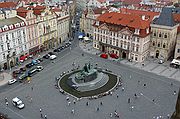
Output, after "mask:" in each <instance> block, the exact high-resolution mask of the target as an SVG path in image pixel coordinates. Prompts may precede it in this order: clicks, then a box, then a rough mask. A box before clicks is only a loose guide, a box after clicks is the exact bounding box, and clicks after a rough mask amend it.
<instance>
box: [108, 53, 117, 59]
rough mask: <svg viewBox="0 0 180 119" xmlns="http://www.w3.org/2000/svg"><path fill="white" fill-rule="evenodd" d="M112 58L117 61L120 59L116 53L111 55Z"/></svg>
mask: <svg viewBox="0 0 180 119" xmlns="http://www.w3.org/2000/svg"><path fill="white" fill-rule="evenodd" d="M110 57H111V58H115V59H118V58H119V57H118V56H117V54H115V53H111V54H110Z"/></svg>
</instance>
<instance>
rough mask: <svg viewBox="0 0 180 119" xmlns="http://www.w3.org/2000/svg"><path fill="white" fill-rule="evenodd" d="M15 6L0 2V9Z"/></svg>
mask: <svg viewBox="0 0 180 119" xmlns="http://www.w3.org/2000/svg"><path fill="white" fill-rule="evenodd" d="M15 7H16V4H15V3H14V2H0V8H15Z"/></svg>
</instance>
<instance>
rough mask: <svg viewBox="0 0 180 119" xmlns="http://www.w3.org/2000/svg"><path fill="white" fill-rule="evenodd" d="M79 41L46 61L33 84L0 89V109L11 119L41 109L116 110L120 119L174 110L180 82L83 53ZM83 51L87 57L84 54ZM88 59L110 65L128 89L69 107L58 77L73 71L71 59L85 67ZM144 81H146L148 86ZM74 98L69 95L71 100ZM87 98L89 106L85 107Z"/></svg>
mask: <svg viewBox="0 0 180 119" xmlns="http://www.w3.org/2000/svg"><path fill="white" fill-rule="evenodd" d="M77 44H78V41H77V40H76V41H75V43H74V44H73V46H72V49H71V50H70V48H69V49H66V50H64V51H63V52H61V53H59V54H57V56H58V58H57V59H56V60H55V63H52V62H51V61H49V60H46V61H45V62H44V63H43V64H42V65H43V66H44V70H43V71H41V72H39V73H37V74H36V75H34V76H33V77H32V81H31V83H25V84H24V83H21V84H20V83H17V84H14V85H12V86H6V87H3V89H1V91H0V112H3V113H5V114H8V115H9V117H10V118H12V119H40V112H39V109H40V108H41V109H42V114H43V115H44V114H46V115H47V117H48V119H85V118H86V119H108V118H110V113H111V112H112V113H113V112H114V111H115V110H116V111H117V112H118V113H119V114H120V118H121V119H152V118H153V117H154V116H160V115H161V116H164V119H166V116H167V114H172V113H173V112H174V110H175V104H176V99H177V95H173V92H174V91H176V92H178V90H179V87H180V82H178V81H176V80H173V79H169V78H166V77H164V76H160V75H157V74H154V73H152V72H147V71H143V70H141V69H138V68H135V67H132V66H130V65H125V64H123V63H121V62H115V61H112V60H106V59H101V58H99V57H98V56H96V55H93V54H89V53H84V52H83V51H82V50H81V49H80V48H79V47H76V46H77ZM82 53H84V56H82V55H81V54H82ZM89 61H91V62H92V63H93V64H95V63H98V67H102V68H104V69H106V68H108V69H109V70H112V71H113V72H114V73H116V74H117V75H121V76H122V79H123V86H122V87H123V88H124V89H125V90H124V91H122V90H121V88H119V89H118V90H116V91H114V92H113V95H112V96H110V95H109V96H106V97H103V98H99V99H96V100H88V99H82V100H80V101H77V102H76V104H72V103H71V105H70V106H68V103H67V101H66V97H67V96H66V95H63V94H61V93H59V91H58V90H57V89H56V88H55V86H54V85H55V83H56V82H55V77H57V76H58V75H60V74H61V73H62V72H64V71H68V70H71V69H72V68H73V67H72V62H75V63H76V64H77V65H78V64H79V65H80V66H81V67H83V66H84V63H87V62H89ZM152 68H153V67H152ZM171 83H173V85H171ZM144 84H146V86H145V87H144ZM32 87H33V90H32ZM135 93H136V94H137V95H138V98H137V99H135V97H134V94H135ZM117 95H118V96H119V97H118V98H117ZM16 96H18V97H20V98H21V99H22V100H23V102H24V103H25V108H24V109H22V110H19V109H17V108H15V107H14V106H13V105H12V104H11V99H12V98H13V97H16ZM5 97H7V98H8V101H9V105H8V106H6V105H5V101H4V98H5ZM31 97H32V102H31V101H30V98H31ZM128 98H130V100H131V101H130V103H128ZM73 100H74V99H73V98H72V97H70V101H71V102H72V101H73ZM87 101H88V102H89V106H86V102H87ZM101 101H102V102H103V105H102V106H101V105H100V102H101ZM132 106H134V109H133V110H131V109H130V107H132ZM97 107H99V108H100V110H99V111H96V108H97ZM72 109H74V110H75V114H71V110H72Z"/></svg>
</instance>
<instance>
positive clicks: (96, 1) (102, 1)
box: [87, 0, 109, 8]
mask: <svg viewBox="0 0 180 119" xmlns="http://www.w3.org/2000/svg"><path fill="white" fill-rule="evenodd" d="M108 5H109V1H108V0H89V1H88V2H87V7H98V8H100V7H103V6H104V7H105V6H108Z"/></svg>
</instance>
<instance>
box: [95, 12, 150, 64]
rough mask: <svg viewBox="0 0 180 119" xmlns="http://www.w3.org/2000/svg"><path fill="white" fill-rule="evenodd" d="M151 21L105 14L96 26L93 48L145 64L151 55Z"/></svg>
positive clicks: (128, 15)
mask: <svg viewBox="0 0 180 119" xmlns="http://www.w3.org/2000/svg"><path fill="white" fill-rule="evenodd" d="M149 25H150V21H149V20H148V19H146V18H145V16H143V17H140V16H137V15H133V14H123V13H116V12H110V13H104V14H102V15H100V16H99V17H98V18H97V21H96V23H95V24H94V34H95V35H94V37H93V47H94V48H96V49H99V50H101V51H102V52H106V53H115V54H117V55H118V56H119V57H120V58H124V59H132V60H133V61H136V62H143V61H144V60H145V59H146V57H147V56H148V55H149V45H150V26H149Z"/></svg>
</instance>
